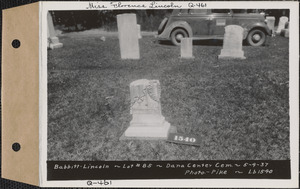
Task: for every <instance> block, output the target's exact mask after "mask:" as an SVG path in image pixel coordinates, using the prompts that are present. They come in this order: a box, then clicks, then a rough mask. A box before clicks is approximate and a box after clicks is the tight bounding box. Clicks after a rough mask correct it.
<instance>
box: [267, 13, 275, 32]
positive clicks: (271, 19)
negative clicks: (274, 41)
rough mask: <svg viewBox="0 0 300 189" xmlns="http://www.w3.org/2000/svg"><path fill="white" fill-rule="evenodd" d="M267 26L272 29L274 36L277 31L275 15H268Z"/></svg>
mask: <svg viewBox="0 0 300 189" xmlns="http://www.w3.org/2000/svg"><path fill="white" fill-rule="evenodd" d="M266 19H267V26H268V28H269V29H270V30H271V31H272V36H273V35H274V33H275V17H274V16H267V17H266Z"/></svg>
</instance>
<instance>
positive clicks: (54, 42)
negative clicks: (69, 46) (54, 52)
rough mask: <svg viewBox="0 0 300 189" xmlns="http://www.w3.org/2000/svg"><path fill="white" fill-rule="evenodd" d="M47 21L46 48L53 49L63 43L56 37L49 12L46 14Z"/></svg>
mask: <svg viewBox="0 0 300 189" xmlns="http://www.w3.org/2000/svg"><path fill="white" fill-rule="evenodd" d="M47 22H48V27H47V29H48V31H47V36H48V48H50V49H55V48H60V47H63V44H62V43H60V42H59V39H58V37H56V33H55V29H54V24H53V20H52V16H51V14H50V13H49V12H48V14H47Z"/></svg>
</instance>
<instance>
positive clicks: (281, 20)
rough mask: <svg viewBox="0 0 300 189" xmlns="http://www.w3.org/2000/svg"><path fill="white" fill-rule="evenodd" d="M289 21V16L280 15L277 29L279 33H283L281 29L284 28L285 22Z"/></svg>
mask: <svg viewBox="0 0 300 189" xmlns="http://www.w3.org/2000/svg"><path fill="white" fill-rule="evenodd" d="M288 21H289V18H288V17H286V16H282V17H280V19H279V23H278V27H277V30H276V33H277V34H280V33H281V30H282V29H284V26H285V23H286V22H288Z"/></svg>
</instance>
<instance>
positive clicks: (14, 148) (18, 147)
mask: <svg viewBox="0 0 300 189" xmlns="http://www.w3.org/2000/svg"><path fill="white" fill-rule="evenodd" d="M12 149H13V150H14V151H15V152H17V151H19V150H20V149H21V145H20V144H19V143H17V142H15V143H13V145H12Z"/></svg>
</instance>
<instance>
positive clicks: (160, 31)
mask: <svg viewBox="0 0 300 189" xmlns="http://www.w3.org/2000/svg"><path fill="white" fill-rule="evenodd" d="M167 21H168V18H164V19H163V21H161V23H160V25H159V27H158V30H157V33H158V35H159V34H161V33H162V32H163V31H164V29H165V26H166V24H167Z"/></svg>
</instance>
